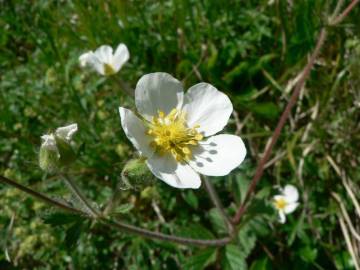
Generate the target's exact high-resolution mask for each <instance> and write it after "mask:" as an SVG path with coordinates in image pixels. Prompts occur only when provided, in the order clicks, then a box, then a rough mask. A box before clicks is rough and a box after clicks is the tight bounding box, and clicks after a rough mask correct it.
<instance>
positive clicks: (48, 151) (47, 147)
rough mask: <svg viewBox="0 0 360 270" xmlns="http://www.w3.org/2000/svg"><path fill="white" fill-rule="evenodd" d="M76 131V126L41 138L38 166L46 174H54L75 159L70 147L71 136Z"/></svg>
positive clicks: (61, 129)
mask: <svg viewBox="0 0 360 270" xmlns="http://www.w3.org/2000/svg"><path fill="white" fill-rule="evenodd" d="M76 131H77V124H72V125H69V126H65V127H60V128H58V129H56V131H55V133H51V134H46V135H43V136H41V139H42V144H41V147H40V152H39V166H40V168H41V169H42V170H43V171H45V172H47V173H56V172H57V171H59V170H60V169H61V167H65V166H68V165H70V164H71V163H72V162H74V160H75V159H76V154H75V152H74V150H73V148H72V146H71V138H72V135H73V134H74V133H75V132H76Z"/></svg>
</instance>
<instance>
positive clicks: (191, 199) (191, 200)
mask: <svg viewBox="0 0 360 270" xmlns="http://www.w3.org/2000/svg"><path fill="white" fill-rule="evenodd" d="M182 195H183V198H184V200H185V201H186V202H187V203H188V204H189V205H190V206H191V207H192V208H194V209H195V210H196V209H197V208H198V206H199V201H198V198H197V197H196V195H195V193H194V192H193V191H192V190H189V191H187V192H184V193H182Z"/></svg>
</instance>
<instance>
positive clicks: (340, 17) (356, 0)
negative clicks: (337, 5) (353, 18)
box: [330, 0, 360, 25]
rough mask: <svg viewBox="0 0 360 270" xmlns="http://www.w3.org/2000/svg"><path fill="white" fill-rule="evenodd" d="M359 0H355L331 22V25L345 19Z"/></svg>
mask: <svg viewBox="0 0 360 270" xmlns="http://www.w3.org/2000/svg"><path fill="white" fill-rule="evenodd" d="M359 1H360V0H353V1H352V2H351V3H350V4H349V5H348V7H347V8H345V9H344V11H343V12H342V13H341V14H340V15H339V16H337V17H336V18H335V19H334V20H333V21H332V22H330V25H336V24H339V23H340V22H341V21H342V20H343V19H345V17H346V16H347V15H349V13H350V11H351V10H352V9H353V8H354V7H355V6H356V5H357V4H358V3H359Z"/></svg>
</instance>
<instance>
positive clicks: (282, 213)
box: [279, 211, 286, 224]
mask: <svg viewBox="0 0 360 270" xmlns="http://www.w3.org/2000/svg"><path fill="white" fill-rule="evenodd" d="M279 222H280V223H281V224H284V223H285V222H286V216H285V213H284V212H283V211H279Z"/></svg>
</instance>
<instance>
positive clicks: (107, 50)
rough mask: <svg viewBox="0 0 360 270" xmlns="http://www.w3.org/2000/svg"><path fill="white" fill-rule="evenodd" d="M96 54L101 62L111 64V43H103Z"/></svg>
mask: <svg viewBox="0 0 360 270" xmlns="http://www.w3.org/2000/svg"><path fill="white" fill-rule="evenodd" d="M94 54H95V56H96V57H97V58H98V59H99V60H100V62H102V63H107V64H111V62H112V58H113V48H111V47H110V46H109V45H102V46H100V47H99V48H97V49H96V51H95V53H94Z"/></svg>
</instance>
